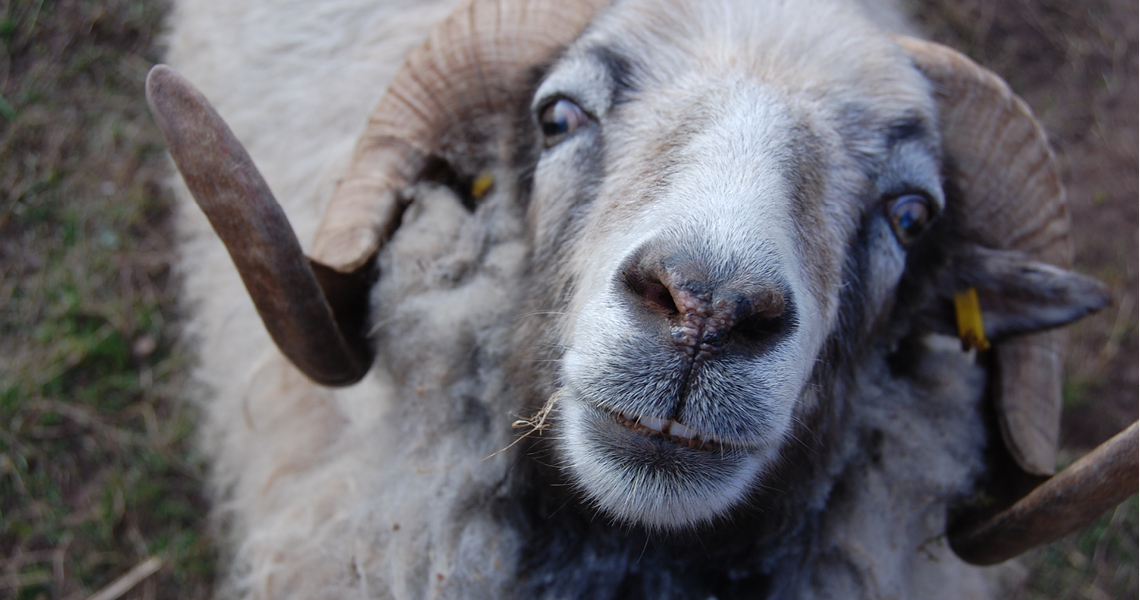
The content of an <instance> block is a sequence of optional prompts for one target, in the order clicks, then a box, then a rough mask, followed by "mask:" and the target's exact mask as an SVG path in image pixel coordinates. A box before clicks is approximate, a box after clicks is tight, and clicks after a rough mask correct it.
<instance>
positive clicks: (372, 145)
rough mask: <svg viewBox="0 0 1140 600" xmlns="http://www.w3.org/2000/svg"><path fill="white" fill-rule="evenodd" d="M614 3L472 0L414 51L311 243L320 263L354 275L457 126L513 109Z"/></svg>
mask: <svg viewBox="0 0 1140 600" xmlns="http://www.w3.org/2000/svg"><path fill="white" fill-rule="evenodd" d="M608 3H609V0H574V1H572V2H548V1H547V2H542V1H536V0H514V1H508V0H469V1H467V2H465V3H463V4H461V5H460V6H459V7H458V8H457V9H456V10H455V11H454V12H452V14H451V15H450V16H449V17H448V18H447V20H445V21H444V22H443V23H441V24H440V25H439V26H438V27H436V28H435V30H434V31H433V32H432V34H431V36H430V37H429V38H428V41H427V43H425V44H424V45H423V46H422V47H420V48H419V49H417V50H416V51H414V52H413V53H412V54H411V55H410V56H409V57H408V61H407V63H406V64H405V65H404V67H403V68H402V69H401V70H400V71H399V72H398V73H397V74H396V76H395V78H393V80H392V83H391V85H390V87H389V88H388V92H387V93H386V94H385V95H384V97H383V98H382V99H381V100H380V102H379V104H378V105H377V106H376V108H375V109H374V110H373V112H372V115H371V117H369V120H368V126H367V129H366V130H365V132H364V134H363V135H362V136H361V138H360V141H359V142H358V143H357V146H356V150H355V153H354V155H353V157H352V161H351V163H350V166H349V168H348V172H347V173H346V175H345V178H344V179H343V180H342V181H341V183H340V184H339V185H338V186H337V189H336V191H335V192H334V193H333V197H332V199H331V200H330V202H329V207H328V209H327V211H326V213H325V217H324V221H323V222H322V223H321V226H320V228H319V229H318V231H317V236H316V239H315V240H314V243H313V257H314V258H315V259H316V260H318V261H320V262H321V263H324V264H326V265H328V266H330V267H332V268H333V269H336V270H337V271H340V272H343V273H350V272H353V271H355V270H357V269H359V268H361V267H362V266H364V265H365V264H367V262H368V261H369V260H370V259H371V258H372V256H373V255H375V253H376V251H377V249H379V247H380V245H381V243H382V242H383V241H384V240H385V239H386V238H387V237H388V236H389V235H391V233H392V231H393V230H394V229H395V227H396V223H397V221H398V219H399V216H400V213H401V210H402V206H401V204H400V200H399V199H398V197H397V194H398V193H399V191H400V189H401V188H403V187H404V186H405V185H407V184H408V183H410V182H413V181H415V179H417V178H418V177H419V175H420V173H421V171H422V170H423V169H424V168H425V166H426V165H427V163H428V160H429V159H430V158H431V157H432V156H433V155H435V154H437V153H438V152H439V151H440V150H441V147H442V146H443V144H444V143H445V139H446V137H447V136H448V134H449V132H454V128H455V127H456V126H457V125H460V124H462V123H463V122H464V121H465V120H468V122H469V119H470V117H471V116H473V115H475V114H479V113H480V112H482V113H484V114H491V113H493V112H499V111H501V110H502V109H503V108H504V107H512V108H513V106H514V101H515V100H517V98H518V94H519V93H520V92H522V91H524V90H527V89H528V83H529V81H528V79H527V78H528V77H529V76H531V73H530V72H531V70H532V69H533V67H534V66H535V65H537V64H539V63H541V62H543V61H545V60H549V59H550V58H551V57H552V56H553V55H554V53H555V52H556V51H558V50H559V49H560V48H561V47H562V46H564V45H565V44H567V43H569V42H570V41H571V40H573V39H574V38H575V37H576V36H577V35H578V34H579V33H580V32H581V30H582V28H584V27H585V26H586V23H587V22H589V20H590V18H591V17H592V16H593V14H594V12H595V11H596V10H597V9H598V8H600V7H601V6H603V5H606V4H608Z"/></svg>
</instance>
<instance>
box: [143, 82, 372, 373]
mask: <svg viewBox="0 0 1140 600" xmlns="http://www.w3.org/2000/svg"><path fill="white" fill-rule="evenodd" d="M146 97H147V103H148V104H149V105H150V110H151V113H152V114H153V115H154V120H155V123H157V124H158V128H159V130H160V131H161V132H162V136H163V137H164V138H165V139H166V145H167V148H168V149H169V151H170V156H171V157H172V158H173V159H174V164H175V165H176V166H177V167H178V170H179V172H180V173H181V174H182V179H183V180H184V181H185V182H186V186H187V187H188V188H190V193H191V194H192V195H193V196H194V200H195V201H196V202H197V203H198V206H200V207H201V208H202V211H203V212H204V213H206V217H207V218H208V219H209V220H210V225H211V226H213V228H214V231H216V232H217V234H218V237H220V238H221V239H222V243H224V244H225V246H226V250H227V251H229V253H230V258H232V259H233V261H234V266H236V267H237V270H238V272H239V273H240V274H241V278H242V282H244V283H245V287H246V290H247V291H248V292H249V295H250V297H251V298H252V299H253V303H254V306H256V307H257V312H258V313H259V314H260V315H261V320H262V322H263V323H265V328H266V329H268V330H269V335H270V336H271V337H272V338H273V341H274V342H275V343H276V344H277V347H278V348H280V349H281V352H282V353H284V354H285V356H286V357H288V358H289V360H290V361H292V362H293V364H294V365H296V366H297V367H298V368H299V369H301V371H302V372H304V373H305V375H307V376H309V377H310V378H311V379H313V380H314V381H316V382H317V383H321V384H324V385H334V386H335V385H348V384H351V383H355V382H356V381H358V380H359V379H360V378H361V377H363V376H364V374H365V373H367V372H368V368H369V367H370V366H371V364H372V356H371V352H370V350H369V346H368V344H367V342H366V341H365V339H364V330H365V328H364V327H363V324H362V323H359V322H354V321H356V320H357V319H358V317H357V316H356V315H359V314H363V312H362V311H361V310H360V309H361V307H358V306H357V307H353V306H342V301H341V300H340V299H345V298H346V299H347V300H345V302H347V303H349V304H351V303H353V302H355V301H356V300H355V299H356V298H365V299H366V298H367V294H366V293H364V294H361V293H360V292H359V282H357V281H355V280H354V279H353V278H352V277H350V276H345V275H342V274H340V273H336V272H333V271H331V270H329V269H327V268H323V267H321V266H320V265H310V263H309V261H308V259H306V258H305V255H304V254H303V253H302V252H301V245H300V243H298V241H297V236H296V234H295V233H294V232H293V229H292V227H290V225H289V221H288V219H287V218H286V217H285V213H284V212H283V211H282V210H281V206H280V205H279V204H278V203H277V200H276V199H274V197H273V193H272V192H270V191H269V186H268V185H266V183H265V180H264V179H263V178H262V177H261V174H260V173H259V172H258V170H257V167H256V166H254V164H253V160H252V159H251V158H250V157H249V154H248V153H247V152H246V151H245V148H244V147H242V145H241V143H240V142H238V140H237V138H236V137H235V136H234V134H233V132H231V131H230V128H229V127H228V126H226V123H225V122H224V121H223V120H222V118H221V116H219V115H218V113H217V111H215V110H214V108H213V106H211V105H210V102H209V101H208V100H206V97H205V96H203V95H202V94H201V92H199V91H198V90H196V89H195V88H194V86H192V85H191V84H190V83H189V82H188V81H186V80H185V79H183V78H182V77H181V76H179V75H178V74H177V73H175V72H174V71H173V70H172V69H170V68H169V67H167V66H165V65H157V66H155V67H154V68H153V69H151V71H150V73H149V74H148V75H147V79H146ZM330 301H331V306H330ZM334 308H338V309H346V310H340V311H337V312H334V310H333V309H334ZM338 313H339V314H338ZM338 316H339V317H340V318H339V320H338Z"/></svg>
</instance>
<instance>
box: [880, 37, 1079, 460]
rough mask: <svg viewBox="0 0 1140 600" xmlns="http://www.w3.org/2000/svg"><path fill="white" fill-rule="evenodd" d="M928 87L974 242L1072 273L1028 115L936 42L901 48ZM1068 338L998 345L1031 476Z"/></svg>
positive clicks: (1053, 445) (983, 73)
mask: <svg viewBox="0 0 1140 600" xmlns="http://www.w3.org/2000/svg"><path fill="white" fill-rule="evenodd" d="M896 42H898V44H899V46H901V47H902V48H903V50H904V51H906V52H907V53H908V54H909V55H910V57H911V59H912V60H913V61H914V63H915V65H916V66H917V67H918V69H919V70H920V71H922V73H923V74H924V75H925V76H926V77H927V79H929V80H930V82H931V83H932V85H933V88H934V95H935V98H936V100H937V102H938V108H939V115H940V118H941V132H942V143H943V148H944V150H945V154H946V156H947V161H948V163H950V165H951V167H952V178H953V183H954V184H955V185H956V186H957V187H958V188H959V189H960V190H962V192H963V194H962V195H963V198H962V201H963V202H964V204H965V205H966V207H965V210H964V213H965V214H967V215H969V219H970V222H969V223H968V226H969V227H970V228H971V231H970V234H971V237H972V238H973V239H976V240H977V241H978V242H979V243H980V244H981V245H983V246H986V247H989V248H994V249H1001V250H1018V251H1020V252H1023V253H1025V254H1027V255H1029V256H1032V257H1033V258H1034V259H1036V260H1040V261H1042V262H1046V263H1050V264H1053V265H1055V266H1058V267H1062V268H1066V269H1067V268H1069V267H1070V266H1071V264H1072V254H1073V250H1072V242H1071V241H1070V239H1069V214H1068V209H1067V208H1066V205H1065V194H1064V190H1063V188H1062V187H1061V181H1060V176H1059V174H1058V169H1057V166H1056V164H1055V162H1054V159H1053V153H1052V151H1051V150H1050V149H1049V142H1048V139H1047V137H1046V135H1045V132H1044V131H1042V129H1041V127H1040V126H1039V125H1038V124H1037V121H1036V120H1035V119H1034V118H1033V114H1032V112H1031V111H1030V110H1029V107H1028V106H1026V104H1025V103H1024V102H1023V101H1022V100H1021V99H1020V98H1018V97H1017V96H1016V95H1015V94H1014V93H1013V91H1012V90H1011V89H1010V88H1009V86H1008V85H1007V84H1006V83H1005V82H1004V81H1002V80H1001V78H999V77H998V76H997V75H994V74H993V73H991V72H990V71H988V70H986V69H984V68H982V67H980V66H978V65H977V64H976V63H974V62H973V61H971V60H970V59H969V58H967V57H966V56H964V55H962V54H961V53H959V52H957V51H956V50H953V49H951V48H948V47H946V46H942V45H940V44H935V43H933V42H927V41H923V40H918V39H914V38H909V37H903V36H899V37H897V38H896ZM1064 343H1065V334H1064V333H1063V332H1059V331H1049V332H1044V333H1037V334H1032V335H1027V336H1023V337H1020V338H1014V339H1010V340H1006V341H1003V342H1001V343H1000V344H997V347H996V354H997V361H998V375H997V377H998V378H999V379H1000V382H999V383H1000V385H999V387H998V397H997V406H998V415H999V421H1000V423H1001V431H1002V437H1003V439H1004V440H1005V444H1006V447H1007V448H1008V449H1009V451H1010V454H1011V455H1012V456H1013V458H1014V460H1015V461H1016V462H1017V464H1018V466H1019V467H1021V469H1023V470H1024V471H1026V472H1027V473H1030V474H1033V475H1051V474H1053V472H1054V469H1055V467H1054V462H1055V460H1056V454H1057V442H1058V436H1059V432H1060V417H1061V371H1062V366H1063V365H1062V358H1061V356H1062V349H1063V347H1064Z"/></svg>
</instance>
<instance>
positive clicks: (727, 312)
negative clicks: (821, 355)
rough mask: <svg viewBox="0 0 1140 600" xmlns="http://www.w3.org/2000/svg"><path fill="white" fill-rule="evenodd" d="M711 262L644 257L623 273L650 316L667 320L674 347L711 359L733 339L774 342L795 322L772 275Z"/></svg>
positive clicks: (631, 264)
mask: <svg viewBox="0 0 1140 600" xmlns="http://www.w3.org/2000/svg"><path fill="white" fill-rule="evenodd" d="M742 271H747V270H746V269H731V268H716V267H709V266H707V261H701V260H695V259H691V258H686V257H685V256H684V255H672V256H668V257H664V258H656V257H648V256H645V255H644V254H642V255H641V256H635V257H634V258H633V259H631V260H630V261H629V262H628V263H627V264H626V266H625V268H623V269H622V271H621V277H622V280H623V282H624V284H625V286H626V287H627V288H628V289H629V290H630V292H631V293H632V295H633V297H634V299H635V301H636V302H639V303H640V304H641V306H642V307H643V308H644V310H645V311H647V312H648V313H649V314H650V315H651V318H655V319H664V320H665V321H666V322H668V324H669V333H670V336H671V337H672V340H673V342H674V343H676V344H677V345H678V346H680V347H681V348H682V349H683V350H684V351H685V352H686V353H687V354H689V355H690V356H694V357H696V358H698V359H707V358H711V357H712V356H715V355H716V354H717V353H719V352H720V351H721V349H722V348H723V347H724V346H725V344H727V343H729V342H730V341H731V340H739V341H741V342H743V343H745V344H754V343H756V342H765V341H770V340H771V339H772V338H775V337H777V336H779V335H780V334H782V333H785V332H786V331H787V329H788V327H789V324H790V323H791V312H792V311H791V306H790V299H789V298H788V297H787V294H786V293H785V292H784V291H783V290H782V288H783V287H784V286H781V285H779V284H778V283H777V282H775V281H773V280H772V278H770V277H763V276H759V275H755V274H749V273H747V272H742Z"/></svg>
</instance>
